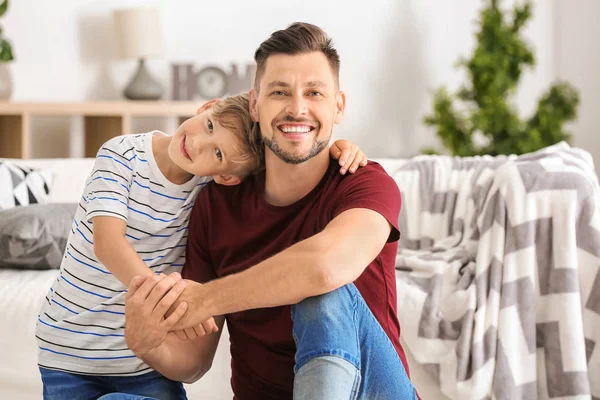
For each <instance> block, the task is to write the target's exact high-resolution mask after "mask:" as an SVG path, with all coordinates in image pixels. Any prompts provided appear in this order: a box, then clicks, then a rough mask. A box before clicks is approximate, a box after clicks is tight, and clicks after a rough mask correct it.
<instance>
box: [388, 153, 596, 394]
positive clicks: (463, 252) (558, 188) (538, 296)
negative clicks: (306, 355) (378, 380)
mask: <svg viewBox="0 0 600 400" xmlns="http://www.w3.org/2000/svg"><path fill="white" fill-rule="evenodd" d="M388 172H389V173H390V175H391V176H392V177H393V178H394V179H395V180H396V181H397V183H398V185H399V187H400V191H401V193H402V198H403V209H402V212H401V216H400V227H401V230H402V234H403V236H402V239H401V242H400V246H399V251H398V256H397V260H396V268H397V285H398V316H399V318H400V323H401V326H402V338H403V341H404V343H405V345H406V346H407V347H408V349H409V350H410V351H411V353H413V355H414V357H415V359H416V360H417V361H418V362H419V363H420V364H422V365H423V367H424V368H425V369H426V370H427V371H428V372H429V373H430V374H431V375H432V376H433V377H434V380H435V381H436V382H437V384H438V385H439V387H440V390H441V391H442V392H443V393H444V394H445V395H446V396H448V397H449V398H451V399H474V400H478V399H507V400H509V399H510V400H518V399H555V398H561V399H566V398H569V399H590V398H593V399H600V271H599V269H600V212H599V211H600V190H599V186H598V178H597V176H596V173H595V171H594V166H593V161H592V158H591V156H590V155H589V154H588V153H587V152H585V151H583V150H581V149H577V148H571V147H570V146H569V145H567V144H566V143H559V144H557V145H555V146H551V147H548V148H546V149H543V150H541V151H538V152H536V153H531V154H526V155H522V156H510V157H506V156H501V157H489V156H486V157H473V158H453V157H447V156H419V157H416V158H413V159H411V160H409V161H408V162H406V163H404V164H402V165H399V166H397V167H396V168H395V169H393V170H390V169H388Z"/></svg>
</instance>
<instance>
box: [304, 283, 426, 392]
mask: <svg viewBox="0 0 600 400" xmlns="http://www.w3.org/2000/svg"><path fill="white" fill-rule="evenodd" d="M292 319H293V321H294V331H293V332H294V340H295V341H296V348H297V349H296V366H295V368H294V373H295V378H294V399H295V400H309V399H310V400H314V399H323V400H325V399H344V400H345V399H353V400H354V399H360V400H363V399H369V400H370V399H379V400H387V399H390V400H392V399H393V400H400V399H411V400H412V399H416V398H417V397H416V393H415V389H414V387H413V385H412V383H411V382H410V380H409V379H408V376H407V374H406V371H405V369H404V365H403V364H402V361H400V357H399V356H398V353H397V352H396V349H395V348H394V346H393V344H392V342H391V341H390V339H389V338H388V336H387V335H386V333H385V332H384V330H383V328H382V327H381V325H379V322H378V321H377V319H375V316H374V315H373V313H372V312H371V310H370V309H369V307H368V306H367V304H366V303H365V301H364V299H363V298H362V296H361V294H360V292H359V291H358V289H357V288H356V286H354V284H349V285H346V286H343V287H341V288H339V289H337V290H334V291H332V292H330V293H326V294H324V295H321V296H316V297H310V298H308V299H305V300H303V301H301V302H300V303H298V304H296V305H294V306H292Z"/></svg>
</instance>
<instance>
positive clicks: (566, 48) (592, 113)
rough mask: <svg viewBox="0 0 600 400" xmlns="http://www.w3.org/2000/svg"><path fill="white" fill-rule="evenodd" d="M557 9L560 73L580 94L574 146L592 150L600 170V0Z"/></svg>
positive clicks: (584, 0)
mask: <svg viewBox="0 0 600 400" xmlns="http://www.w3.org/2000/svg"><path fill="white" fill-rule="evenodd" d="M555 1H556V0H555ZM555 11H556V17H557V18H556V22H555V26H556V34H557V35H556V36H557V39H558V40H557V42H556V72H557V76H558V77H559V78H560V79H564V80H567V81H569V82H571V83H572V84H573V85H574V86H575V87H577V89H579V93H580V95H581V105H580V107H579V118H578V119H577V121H576V122H575V123H573V124H571V125H569V130H570V131H571V132H572V133H573V134H574V139H575V140H574V143H575V145H577V146H579V147H582V148H584V149H586V150H588V151H590V152H591V153H592V156H593V157H594V162H595V164H596V171H600V143H598V137H597V136H596V135H597V134H598V128H599V127H600V44H598V38H600V24H599V23H598V18H600V1H598V0H577V1H569V2H567V1H556V10H555Z"/></svg>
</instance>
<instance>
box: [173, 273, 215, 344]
mask: <svg viewBox="0 0 600 400" xmlns="http://www.w3.org/2000/svg"><path fill="white" fill-rule="evenodd" d="M184 281H185V282H186V284H187V286H186V288H185V290H184V291H183V293H181V295H180V296H179V298H178V299H177V301H176V302H175V303H174V304H173V305H172V306H171V310H169V313H167V315H169V318H170V313H175V312H176V310H177V307H179V306H180V305H181V304H183V303H187V305H188V311H187V312H186V313H185V315H184V316H183V317H182V318H181V319H180V320H179V322H177V323H176V324H175V328H174V329H173V330H174V331H175V333H176V334H177V337H179V338H180V339H186V338H187V337H189V334H192V332H190V329H192V328H195V329H198V328H199V326H202V328H203V329H204V332H205V334H209V333H212V332H217V331H218V328H217V325H216V324H215V321H214V319H213V315H211V312H210V311H209V310H207V308H206V306H205V304H204V300H205V291H204V286H203V285H202V284H200V283H198V282H194V281H190V280H187V279H184ZM181 330H185V334H186V337H183V334H182V332H177V331H181ZM196 334H197V332H196Z"/></svg>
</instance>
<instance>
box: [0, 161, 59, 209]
mask: <svg viewBox="0 0 600 400" xmlns="http://www.w3.org/2000/svg"><path fill="white" fill-rule="evenodd" d="M51 185H52V173H51V172H50V171H49V170H47V169H32V168H29V167H26V166H22V165H17V164H15V163H13V162H11V161H0V210H6V209H9V208H13V207H16V206H26V205H29V204H45V203H47V202H48V195H49V193H50V186H51Z"/></svg>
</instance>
